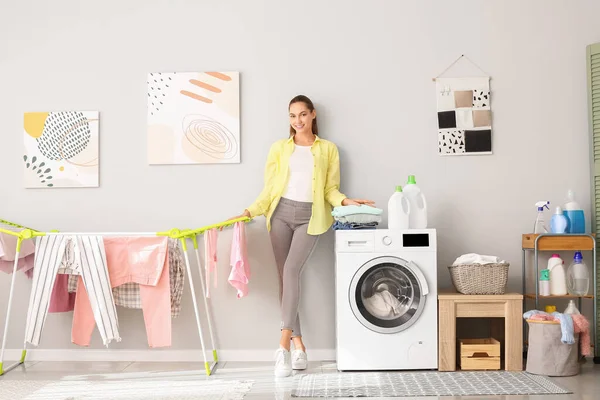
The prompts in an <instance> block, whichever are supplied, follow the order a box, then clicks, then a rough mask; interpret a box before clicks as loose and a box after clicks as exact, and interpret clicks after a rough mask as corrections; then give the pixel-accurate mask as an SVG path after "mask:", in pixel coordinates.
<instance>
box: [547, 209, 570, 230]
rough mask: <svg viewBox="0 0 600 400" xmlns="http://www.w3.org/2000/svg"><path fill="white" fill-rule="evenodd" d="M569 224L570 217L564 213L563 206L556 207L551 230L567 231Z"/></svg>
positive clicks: (551, 221) (551, 220)
mask: <svg viewBox="0 0 600 400" xmlns="http://www.w3.org/2000/svg"><path fill="white" fill-rule="evenodd" d="M568 225H569V219H568V218H567V217H566V216H565V215H564V214H563V210H562V208H560V207H556V211H555V212H554V215H553V216H552V218H551V219H550V232H552V233H566V232H567V226H568Z"/></svg>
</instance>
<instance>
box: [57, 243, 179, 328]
mask: <svg viewBox="0 0 600 400" xmlns="http://www.w3.org/2000/svg"><path fill="white" fill-rule="evenodd" d="M169 281H170V287H171V317H172V318H177V317H178V316H179V314H180V313H181V298H182V296H183V286H184V283H185V260H184V258H183V252H182V249H181V246H180V244H179V240H177V239H169ZM76 291H77V276H76V275H71V276H70V277H69V292H76ZM112 291H113V297H114V299H115V304H116V305H118V306H121V307H126V308H135V309H142V300H141V297H140V285H139V284H138V283H135V282H129V283H125V284H123V285H121V286H118V287H116V288H113V289H112Z"/></svg>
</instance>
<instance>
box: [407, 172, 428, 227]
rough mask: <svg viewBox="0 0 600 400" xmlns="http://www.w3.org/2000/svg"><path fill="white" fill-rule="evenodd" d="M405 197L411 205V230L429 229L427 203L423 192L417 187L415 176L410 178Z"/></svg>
mask: <svg viewBox="0 0 600 400" xmlns="http://www.w3.org/2000/svg"><path fill="white" fill-rule="evenodd" d="M404 195H405V196H406V198H407V199H408V202H409V203H410V214H409V228H410V229H425V228H427V202H426V201H425V196H424V195H423V192H421V189H420V188H419V187H418V186H417V181H416V180H415V176H414V175H410V176H409V177H408V182H407V183H406V185H405V186H404Z"/></svg>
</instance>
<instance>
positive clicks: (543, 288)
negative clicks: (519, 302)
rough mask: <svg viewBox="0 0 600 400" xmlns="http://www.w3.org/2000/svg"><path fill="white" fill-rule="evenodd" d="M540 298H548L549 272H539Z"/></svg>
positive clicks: (545, 270) (544, 270)
mask: <svg viewBox="0 0 600 400" xmlns="http://www.w3.org/2000/svg"><path fill="white" fill-rule="evenodd" d="M540 296H550V271H549V270H547V269H543V270H541V271H540Z"/></svg>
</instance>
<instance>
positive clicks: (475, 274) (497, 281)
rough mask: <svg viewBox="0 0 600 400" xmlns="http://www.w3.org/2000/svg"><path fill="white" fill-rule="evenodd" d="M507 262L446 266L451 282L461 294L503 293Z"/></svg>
mask: <svg viewBox="0 0 600 400" xmlns="http://www.w3.org/2000/svg"><path fill="white" fill-rule="evenodd" d="M509 266H510V264H509V263H503V264H485V265H481V264H465V265H453V266H450V267H448V270H449V271H450V277H451V278H452V284H453V285H454V287H455V288H456V290H457V291H458V292H459V293H462V294H504V292H505V290H506V281H507V280H508V267H509Z"/></svg>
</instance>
